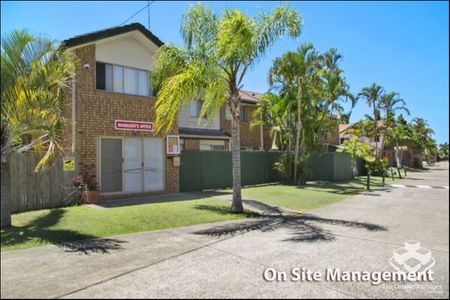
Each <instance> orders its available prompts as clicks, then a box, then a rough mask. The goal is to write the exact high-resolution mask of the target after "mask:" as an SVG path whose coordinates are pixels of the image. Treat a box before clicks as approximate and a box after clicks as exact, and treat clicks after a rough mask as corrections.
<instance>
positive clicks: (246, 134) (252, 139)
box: [220, 105, 272, 150]
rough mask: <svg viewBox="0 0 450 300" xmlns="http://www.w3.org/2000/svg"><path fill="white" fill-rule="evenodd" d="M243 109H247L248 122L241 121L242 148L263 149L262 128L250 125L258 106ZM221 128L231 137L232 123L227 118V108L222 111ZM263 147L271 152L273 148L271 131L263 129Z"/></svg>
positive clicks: (246, 106)
mask: <svg viewBox="0 0 450 300" xmlns="http://www.w3.org/2000/svg"><path fill="white" fill-rule="evenodd" d="M241 109H245V115H246V120H243V121H240V126H239V129H240V138H241V147H245V148H253V149H260V147H261V127H260V126H254V127H251V126H250V123H251V121H252V118H253V114H254V112H255V110H256V109H257V107H256V105H243V106H241ZM220 122H221V125H220V127H221V128H223V130H224V131H225V132H226V133H228V134H230V135H231V121H230V120H227V119H226V118H225V108H222V109H221V111H220ZM263 145H264V150H269V149H270V148H271V146H272V140H271V138H270V129H269V128H266V127H264V128H263Z"/></svg>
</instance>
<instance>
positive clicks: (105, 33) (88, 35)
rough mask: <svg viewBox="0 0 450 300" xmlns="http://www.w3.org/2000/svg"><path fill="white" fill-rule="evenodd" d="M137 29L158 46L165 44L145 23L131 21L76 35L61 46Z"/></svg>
mask: <svg viewBox="0 0 450 300" xmlns="http://www.w3.org/2000/svg"><path fill="white" fill-rule="evenodd" d="M135 30H137V31H139V32H141V33H142V34H143V35H144V36H145V37H146V38H148V39H149V40H150V41H151V42H153V43H154V44H155V45H156V46H158V47H161V46H162V45H164V43H163V42H162V41H161V40H160V39H159V38H158V37H157V36H156V35H154V34H153V33H152V32H151V31H150V30H148V29H147V28H145V27H144V25H142V24H141V23H131V24H127V25H124V26H118V27H112V28H107V29H102V30H98V31H94V32H89V33H86V34H82V35H77V36H74V37H72V38H69V39H67V40H64V41H62V43H61V48H63V49H68V48H73V47H77V46H81V45H84V44H89V43H93V42H96V41H99V40H103V39H106V38H109V37H113V36H116V35H119V34H123V33H128V32H132V31H135Z"/></svg>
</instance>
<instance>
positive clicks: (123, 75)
mask: <svg viewBox="0 0 450 300" xmlns="http://www.w3.org/2000/svg"><path fill="white" fill-rule="evenodd" d="M96 63H101V64H104V65H111V66H112V90H107V89H106V67H105V89H104V90H101V89H97V75H95V87H96V89H97V90H98V91H105V92H110V93H117V94H125V95H133V96H141V97H151V96H152V90H151V82H150V80H147V82H148V84H147V94H146V95H142V94H139V71H143V72H145V73H146V74H147V78H149V75H150V71H148V70H145V69H139V68H133V67H127V66H124V65H119V64H112V63H108V62H103V61H96ZM116 67H121V68H122V87H123V91H116V90H114V72H115V69H116ZM125 69H131V70H134V71H136V86H137V90H136V94H130V93H125Z"/></svg>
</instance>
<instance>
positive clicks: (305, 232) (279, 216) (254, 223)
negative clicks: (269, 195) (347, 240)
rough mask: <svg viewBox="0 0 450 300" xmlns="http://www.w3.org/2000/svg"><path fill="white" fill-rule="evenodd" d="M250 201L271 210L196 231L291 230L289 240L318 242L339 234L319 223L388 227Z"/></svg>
mask: <svg viewBox="0 0 450 300" xmlns="http://www.w3.org/2000/svg"><path fill="white" fill-rule="evenodd" d="M246 202H247V204H250V205H252V206H253V205H255V204H256V203H257V205H258V206H259V208H258V209H264V210H265V211H266V212H268V213H267V214H263V215H260V216H259V217H257V218H254V219H253V220H249V221H244V222H239V223H232V224H226V225H220V226H213V227H211V228H208V229H204V230H199V231H196V232H194V234H199V235H209V236H214V237H222V236H234V235H236V234H243V233H247V232H251V231H260V232H270V231H274V230H277V229H289V230H291V235H292V237H291V238H288V239H284V240H283V241H288V242H316V241H334V240H335V236H334V235H333V234H332V233H331V232H330V231H329V230H325V229H323V228H321V227H320V226H319V225H318V224H320V223H322V224H328V225H336V226H344V227H351V228H361V229H366V230H368V231H386V230H387V228H386V227H384V226H380V225H377V224H372V223H365V222H355V221H346V220H338V219H328V218H321V217H318V216H315V215H311V214H302V215H298V216H295V215H285V214H283V212H282V211H281V210H280V209H279V208H277V207H274V206H271V205H268V204H265V203H261V202H259V201H254V200H251V202H248V200H247V201H246Z"/></svg>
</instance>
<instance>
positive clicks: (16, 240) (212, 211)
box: [1, 198, 255, 250]
mask: <svg viewBox="0 0 450 300" xmlns="http://www.w3.org/2000/svg"><path fill="white" fill-rule="evenodd" d="M251 216H255V214H252V213H249V212H246V214H243V215H236V214H231V213H230V203H229V202H225V201H221V200H217V199H213V198H204V199H195V200H184V201H173V202H162V203H151V204H142V205H132V206H125V207H115V208H108V209H93V208H90V207H86V206H73V207H66V208H57V209H44V210H39V211H31V212H25V213H19V214H14V215H13V216H12V225H13V226H12V227H10V228H8V229H6V230H1V250H13V249H23V248H30V247H35V246H42V245H46V244H55V243H60V242H65V241H75V240H83V239H90V238H98V237H105V236H112V235H120V234H126V233H132V232H140V231H149V230H158V229H165V228H173V227H180V226H187V225H194V224H201V223H212V222H220V221H225V220H234V219H244V218H247V217H251Z"/></svg>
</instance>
